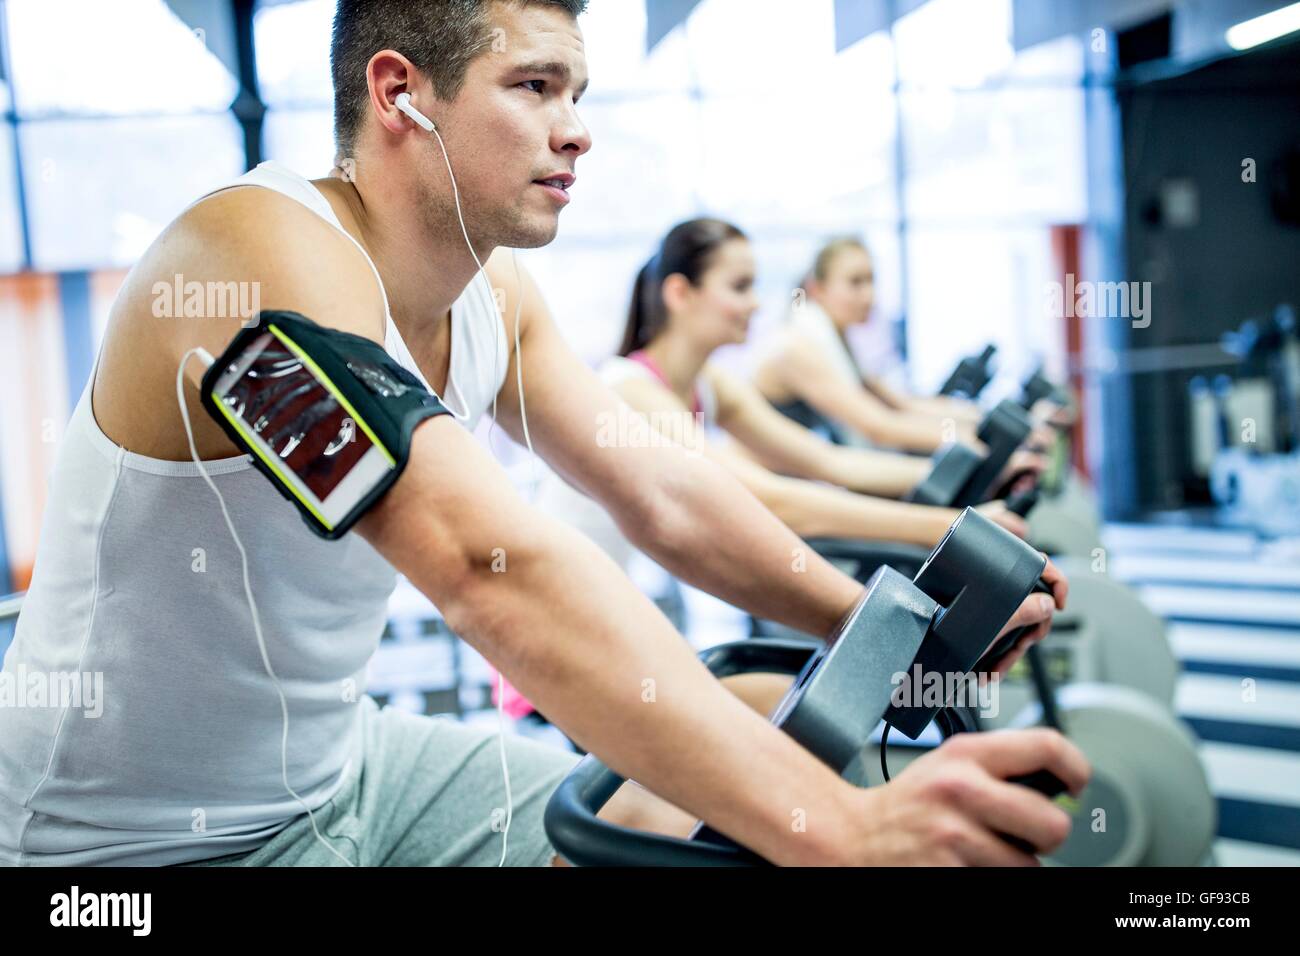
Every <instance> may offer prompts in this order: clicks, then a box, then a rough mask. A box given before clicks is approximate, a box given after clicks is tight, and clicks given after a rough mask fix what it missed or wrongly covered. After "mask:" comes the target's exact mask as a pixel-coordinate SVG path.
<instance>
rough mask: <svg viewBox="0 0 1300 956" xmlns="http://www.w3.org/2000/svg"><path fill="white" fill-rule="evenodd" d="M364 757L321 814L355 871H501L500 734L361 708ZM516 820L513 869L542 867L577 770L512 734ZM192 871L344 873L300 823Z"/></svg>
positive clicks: (565, 758) (323, 827)
mask: <svg viewBox="0 0 1300 956" xmlns="http://www.w3.org/2000/svg"><path fill="white" fill-rule="evenodd" d="M361 706H362V707H363V708H364V715H365V716H364V720H363V726H364V731H363V733H362V734H361V746H362V753H361V754H360V759H354V760H353V764H352V766H353V770H352V773H351V777H350V778H349V779H348V780H346V781H345V782H344V784H343V786H342V787H341V788H340V790H339V792H338V793H337V794H335V796H334V797H333V798H332V799H331V800H329V801H328V802H327V803H325V804H324V805H323V806H322V807H321V808H320V809H318V810H315V811H314V814H315V817H316V826H317V828H318V829H319V830H320V832H321V836H323V837H324V838H325V839H326V840H327V841H328V842H329V843H330V845H331V846H333V847H334V849H335V850H337V851H338V852H339V853H341V854H342V855H343V856H344V857H346V858H347V859H348V860H349V861H351V862H352V863H354V864H356V865H358V866H496V865H497V863H498V862H499V861H500V859H501V832H500V831H501V829H502V824H503V823H504V820H505V806H506V794H505V785H504V781H503V779H502V773H501V753H500V749H499V745H498V742H497V733H496V729H495V727H477V726H466V725H465V724H462V723H459V722H458V721H456V720H453V719H451V718H449V717H423V716H420V715H417V714H412V713H409V712H407V711H403V710H398V709H396V708H394V707H385V708H383V709H382V710H381V709H380V708H379V706H378V705H377V704H376V703H375V701H374V700H373V698H370V697H366V698H364V699H363V700H362V702H361ZM505 743H506V761H507V763H508V764H509V768H510V790H511V796H512V797H513V806H514V810H513V813H512V816H511V821H510V832H509V844H508V848H507V854H506V864H507V865H508V866H546V865H548V864H549V863H550V862H551V858H552V857H553V856H554V855H555V851H554V850H553V849H552V848H551V845H550V842H549V841H548V840H547V838H546V833H545V831H544V830H543V829H542V812H543V811H544V809H545V807H546V801H547V799H549V797H550V795H551V792H552V791H553V790H554V789H555V787H556V786H557V785H558V784H559V782H560V780H561V779H562V778H563V777H564V775H565V774H566V773H568V772H569V770H571V769H572V768H573V766H574V764H576V763H577V761H578V756H577V755H576V754H573V753H569V752H568V751H565V750H561V749H559V748H557V747H548V746H546V745H545V744H540V743H538V742H536V741H533V740H528V739H526V738H523V737H518V736H513V735H509V734H507V736H506V738H505ZM185 865H187V866H344V865H346V864H344V863H343V862H342V861H341V860H340V859H339V858H338V857H336V856H335V855H334V854H333V853H331V852H330V851H329V850H327V849H326V848H325V847H323V846H322V845H321V844H320V842H319V841H318V840H317V839H316V837H315V835H314V834H313V833H312V828H311V821H310V820H309V819H308V817H307V814H306V813H303V814H302V815H301V816H299V817H296V818H295V819H294V820H293V822H292V823H290V824H289V825H288V826H287V827H286V828H285V829H284V830H281V831H280V832H279V833H277V834H276V835H275V836H274V837H272V838H271V839H270V841H268V842H267V843H266V844H265V845H263V846H261V847H259V848H258V849H256V850H254V851H252V852H251V853H243V854H235V855H233V856H223V857H217V858H216V859H211V860H201V861H199V862H197V863H190V864H185Z"/></svg>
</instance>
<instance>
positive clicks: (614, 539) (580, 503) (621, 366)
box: [533, 355, 718, 571]
mask: <svg viewBox="0 0 1300 956" xmlns="http://www.w3.org/2000/svg"><path fill="white" fill-rule="evenodd" d="M597 373H598V374H599V375H600V377H601V379H602V381H604V382H605V384H606V385H608V386H610V387H611V388H616V387H617V386H618V385H619V384H620V383H622V382H624V381H626V380H627V379H629V378H644V379H648V380H650V381H653V382H658V381H659V379H658V378H657V377H656V375H655V373H654V372H652V371H650V369H648V368H646V367H645V366H644V365H642V364H641V363H640V362H634V361H632V360H631V359H627V358H623V357H622V356H619V355H615V356H612V357H611V358H608V359H606V360H605V361H604V362H602V363H601V365H600V368H598V369H597ZM696 387H697V389H698V394H699V397H700V416H701V418H702V419H703V424H704V429H705V431H706V432H707V431H712V430H713V429H714V428H715V427H716V426H717V407H718V403H717V397H716V396H715V395H714V394H713V389H712V388H710V387H709V382H708V379H707V378H706V377H705V376H703V375H701V376H700V377H699V379H698V380H697V382H696ZM533 504H534V505H535V506H536V507H537V508H538V509H539V510H541V511H544V512H546V513H547V514H549V515H551V516H552V517H554V518H558V519H559V520H560V521H563V522H564V523H565V524H568V525H571V526H572V527H574V528H577V529H578V530H579V531H581V532H582V533H583V534H585V535H586V536H587V537H589V538H591V540H592V541H594V542H596V544H598V545H600V547H601V548H602V549H603V550H604V551H605V552H606V553H607V554H608V555H609V556H610V557H611V558H613V559H614V561H615V562H616V563H617V564H618V565H619V567H621V568H622V569H623V570H624V571H628V570H629V569H630V568H631V566H632V562H633V559H634V558H635V557H636V555H637V553H638V552H637V549H636V548H635V547H634V546H633V545H632V542H630V541H628V539H627V536H626V535H624V534H623V532H622V531H621V530H620V529H619V527H618V525H617V524H615V522H614V519H613V518H612V517H611V516H610V514H609V512H608V511H606V510H605V509H604V507H603V506H602V505H601V504H600V503H599V502H597V501H595V500H594V499H592V498H588V497H587V496H586V495H584V494H583V493H582V492H581V491H579V490H578V489H576V488H574V487H573V486H572V485H570V484H569V483H568V482H567V481H565V480H564V479H563V478H561V477H560V476H559V475H557V474H556V473H555V472H553V471H548V472H547V473H546V475H545V477H544V478H543V479H542V480H541V482H539V484H538V488H537V497H536V498H535V500H534V502H533Z"/></svg>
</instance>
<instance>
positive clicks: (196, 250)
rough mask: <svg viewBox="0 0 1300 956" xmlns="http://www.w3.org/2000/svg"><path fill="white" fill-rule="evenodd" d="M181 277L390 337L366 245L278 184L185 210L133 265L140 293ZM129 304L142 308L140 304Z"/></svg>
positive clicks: (325, 322) (230, 193)
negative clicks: (361, 246) (244, 291)
mask: <svg viewBox="0 0 1300 956" xmlns="http://www.w3.org/2000/svg"><path fill="white" fill-rule="evenodd" d="M176 276H180V277H181V283H182V286H184V285H188V284H189V283H190V282H197V283H199V284H200V286H202V287H208V286H209V284H212V283H218V284H229V283H232V282H233V283H235V284H236V287H237V288H239V289H241V290H242V289H243V287H244V286H247V287H248V296H249V298H250V299H252V298H254V296H253V292H254V291H255V292H256V296H255V300H256V302H257V304H258V305H259V307H260V308H261V309H292V310H294V311H297V312H302V313H304V314H306V315H308V316H309V317H310V318H312V319H314V320H315V321H318V322H320V323H321V324H323V325H331V326H339V327H344V328H347V330H348V331H352V332H357V333H359V334H363V335H369V336H371V337H374V338H378V339H380V340H382V338H383V331H384V328H383V317H384V310H383V296H382V294H381V292H380V289H379V285H378V282H377V281H376V279H375V276H374V273H373V272H372V271H371V269H370V266H369V265H368V264H367V262H366V260H365V258H364V257H363V255H362V254H361V252H360V250H359V249H358V248H357V247H356V246H355V245H354V244H353V243H352V242H350V241H348V238H347V237H346V236H345V235H343V234H342V233H340V232H339V230H338V229H336V228H334V226H333V225H331V224H330V223H328V222H326V221H325V220H324V219H322V218H321V217H320V216H319V215H317V214H316V213H315V212H314V211H312V210H311V209H308V208H307V207H306V206H304V205H303V204H302V203H299V202H297V201H296V200H294V199H291V198H289V197H287V196H284V195H282V194H280V193H277V192H275V191H274V190H271V189H265V188H260V187H242V188H237V189H229V190H225V191H223V192H221V193H218V194H216V195H215V196H211V197H209V198H208V199H206V200H204V201H203V202H201V203H199V204H197V205H195V206H192V207H191V208H190V209H188V210H186V212H185V213H183V214H182V215H181V216H179V217H177V219H176V220H175V221H173V222H172V224H171V225H170V226H168V227H167V229H166V230H165V231H164V232H163V234H162V235H161V236H159V238H158V240H157V241H156V242H155V243H154V244H153V246H151V247H150V249H149V250H148V252H147V253H146V254H145V255H144V257H142V258H141V260H140V262H139V263H138V264H137V266H136V268H135V270H133V274H132V279H133V280H135V281H134V283H133V284H134V285H135V286H136V288H135V290H133V291H136V292H137V293H138V292H139V291H140V290H141V287H147V289H148V291H149V292H150V293H151V298H152V294H153V293H152V290H153V289H154V288H155V287H156V286H158V284H159V283H164V284H166V283H174V282H175V281H176V279H175V277H176ZM246 301H247V300H246ZM128 305H129V307H132V311H135V307H137V306H138V303H130V304H128ZM151 313H152V314H156V309H151ZM313 313H315V314H313ZM204 317H205V318H212V319H221V318H224V316H219V315H213V316H204Z"/></svg>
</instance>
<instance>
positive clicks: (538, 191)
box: [430, 3, 591, 249]
mask: <svg viewBox="0 0 1300 956" xmlns="http://www.w3.org/2000/svg"><path fill="white" fill-rule="evenodd" d="M489 11H490V16H491V20H492V26H493V30H492V34H491V46H490V47H489V49H488V50H487V51H486V52H484V53H483V54H481V55H480V56H479V57H478V58H477V59H475V60H474V61H473V62H472V63H471V64H470V66H469V70H468V72H467V73H466V77H465V84H464V86H463V87H462V88H461V92H460V95H459V96H457V97H456V99H455V100H454V101H453V102H451V103H446V104H439V105H440V117H441V122H440V123H439V130H440V132H442V134H443V138H444V140H445V142H446V144H447V151H448V153H449V154H450V156H451V162H452V166H453V168H454V169H455V172H456V182H457V185H458V187H459V189H460V198H461V207H462V210H463V212H464V215H465V222H466V226H467V228H468V230H469V234H470V237H471V238H472V239H473V240H474V241H475V243H476V244H479V243H490V244H491V245H493V246H510V247H514V248H525V249H526V248H534V247H537V246H544V245H546V244H547V243H549V242H550V241H551V240H552V239H554V238H555V234H556V231H557V230H558V228H559V216H560V210H561V209H562V208H564V206H565V205H567V204H568V201H569V193H568V191H567V190H568V188H569V186H570V185H572V180H573V176H574V167H575V164H576V163H577V160H578V157H579V156H581V155H582V154H583V153H585V152H587V150H588V149H590V148H591V136H590V134H589V133H588V132H587V128H586V127H585V126H583V124H582V121H581V120H579V119H578V114H577V110H576V104H577V100H578V98H579V97H581V95H582V93H583V91H584V90H585V89H586V86H587V58H586V52H585V50H584V47H583V42H582V31H581V30H579V29H578V25H577V23H576V22H575V21H574V19H573V18H572V17H571V16H569V14H568V13H567V12H566V11H565V10H564V9H563V8H561V7H549V6H538V5H531V6H517V5H515V4H509V3H494V4H491V5H490V6H489ZM430 142H431V144H432V149H433V152H434V154H435V160H436V162H437V164H438V165H439V166H442V165H443V162H442V154H441V151H440V150H439V149H438V145H437V143H436V141H433V139H432V137H430ZM443 175H445V169H444V171H443ZM545 180H551V182H550V183H549V184H547V183H544V181H545Z"/></svg>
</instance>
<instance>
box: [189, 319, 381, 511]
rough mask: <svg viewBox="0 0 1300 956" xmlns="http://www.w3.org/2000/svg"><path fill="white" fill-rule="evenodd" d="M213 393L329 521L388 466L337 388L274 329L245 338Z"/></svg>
mask: <svg viewBox="0 0 1300 956" xmlns="http://www.w3.org/2000/svg"><path fill="white" fill-rule="evenodd" d="M214 393H215V398H216V399H217V401H218V404H219V406H220V408H221V411H222V412H223V414H225V416H226V417H227V419H229V420H230V421H231V422H232V423H233V424H235V425H236V427H237V428H238V429H239V431H240V433H241V434H242V435H243V436H244V437H245V438H246V439H247V440H248V441H249V443H250V444H251V445H253V446H254V448H255V449H256V450H257V452H258V453H259V454H260V455H261V457H262V458H263V460H264V461H265V462H266V463H267V464H268V465H270V466H271V467H272V468H273V469H275V470H276V471H277V472H278V473H279V474H280V476H281V478H282V479H283V480H284V481H285V482H286V483H287V484H289V485H290V486H291V487H292V489H293V490H294V492H295V494H297V495H298V497H299V498H300V499H301V500H302V501H303V503H304V504H307V505H308V506H309V507H311V508H312V509H313V510H314V511H315V512H317V517H318V518H320V519H321V520H322V521H323V522H324V523H326V524H327V525H332V524H333V523H334V522H337V521H338V520H339V519H340V518H341V517H342V516H343V515H345V514H347V512H348V511H349V510H350V509H351V508H352V507H353V506H355V505H356V503H357V502H358V501H360V499H361V498H362V497H363V496H364V494H365V493H366V492H367V491H368V490H369V489H370V488H371V487H373V484H374V482H375V481H376V480H377V479H378V478H379V477H382V474H383V471H384V469H385V468H386V467H387V465H386V464H385V458H386V457H387V456H386V455H384V454H382V453H381V449H379V448H377V447H376V446H375V445H374V443H373V442H372V441H371V439H370V436H369V435H368V434H367V433H366V431H365V430H364V429H362V428H360V427H358V424H357V422H356V421H355V420H354V419H353V417H352V415H351V414H349V412H348V410H347V408H345V407H344V405H343V404H342V402H341V401H340V399H339V397H338V396H337V395H336V393H335V391H334V390H333V389H331V388H330V387H329V386H328V385H327V384H326V382H324V381H322V379H321V378H320V377H318V375H317V373H316V371H315V370H314V369H313V367H312V366H311V365H310V364H309V363H308V361H305V360H304V359H303V358H302V357H300V356H299V355H298V354H295V352H294V351H293V350H292V349H290V348H289V346H288V345H287V344H286V343H284V342H282V341H281V340H280V339H279V338H277V337H276V336H275V335H274V334H273V333H272V332H269V331H268V332H266V333H265V334H263V335H259V336H257V337H256V338H254V339H252V340H250V341H249V343H248V346H247V347H246V348H245V349H243V351H242V352H240V353H239V354H238V355H237V356H236V357H235V358H234V359H233V360H232V361H231V362H230V364H229V365H228V366H227V367H226V369H225V370H224V371H223V372H222V374H221V375H220V377H219V378H218V380H217V383H216V387H215V389H214Z"/></svg>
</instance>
